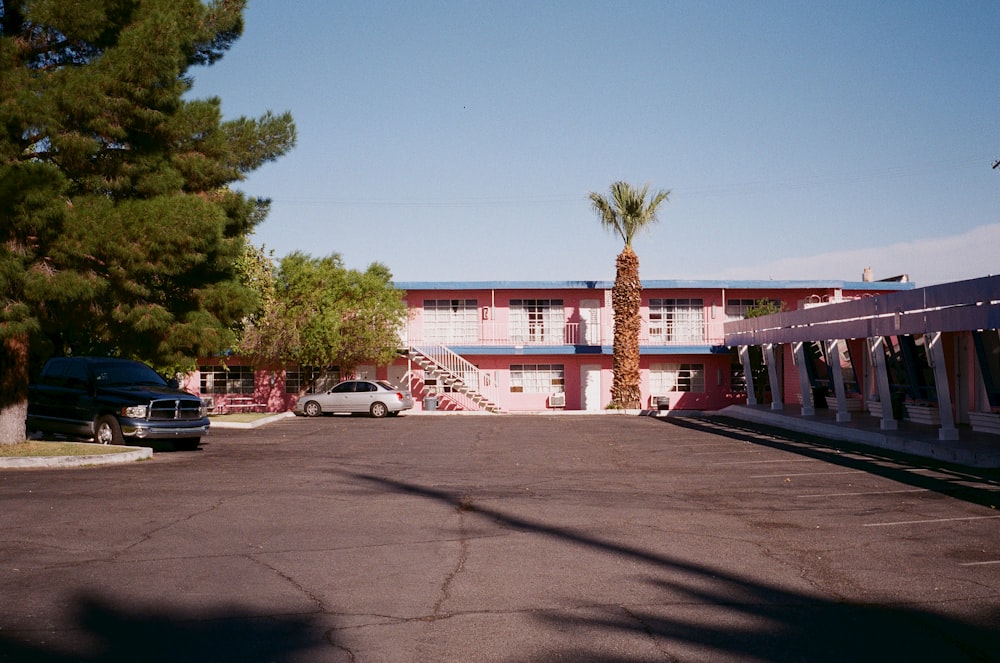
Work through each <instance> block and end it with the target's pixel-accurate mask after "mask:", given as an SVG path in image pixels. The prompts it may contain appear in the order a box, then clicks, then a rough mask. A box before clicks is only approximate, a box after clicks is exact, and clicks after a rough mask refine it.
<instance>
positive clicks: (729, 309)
mask: <svg viewBox="0 0 1000 663" xmlns="http://www.w3.org/2000/svg"><path fill="white" fill-rule="evenodd" d="M762 304H769V305H771V306H774V307H776V308H778V309H780V308H781V301H780V300H777V299H727V300H726V320H743V319H744V318H746V317H747V311H749V310H751V309H754V308H758V307H760V306H761V305H762Z"/></svg>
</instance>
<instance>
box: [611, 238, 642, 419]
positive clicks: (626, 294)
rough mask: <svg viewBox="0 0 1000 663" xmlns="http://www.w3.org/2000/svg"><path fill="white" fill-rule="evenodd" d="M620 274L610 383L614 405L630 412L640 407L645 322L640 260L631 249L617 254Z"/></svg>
mask: <svg viewBox="0 0 1000 663" xmlns="http://www.w3.org/2000/svg"><path fill="white" fill-rule="evenodd" d="M615 266H616V268H617V272H616V274H615V284H614V286H613V287H612V289H611V307H612V309H613V310H614V317H615V331H614V356H613V359H612V372H613V378H612V383H611V405H612V406H617V407H623V408H627V409H639V408H640V407H641V399H642V394H641V392H640V390H639V329H640V327H641V325H642V318H641V317H640V315H639V305H640V303H641V302H642V283H641V282H640V281H639V257H638V256H637V255H636V254H635V251H633V250H632V247H631V246H626V247H625V249H624V250H623V251H622V252H621V253H620V254H618V259H617V260H616V261H615Z"/></svg>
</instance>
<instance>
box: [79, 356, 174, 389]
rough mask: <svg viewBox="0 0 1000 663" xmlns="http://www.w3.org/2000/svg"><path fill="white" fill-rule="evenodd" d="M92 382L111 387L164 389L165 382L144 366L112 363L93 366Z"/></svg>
mask: <svg viewBox="0 0 1000 663" xmlns="http://www.w3.org/2000/svg"><path fill="white" fill-rule="evenodd" d="M94 380H96V381H97V384H99V385H102V386H105V387H111V386H115V387H117V386H121V385H146V386H148V385H153V386H157V387H165V386H166V385H167V382H166V380H164V379H163V378H162V377H160V374H159V373H157V372H156V371H154V370H153V369H152V368H150V367H149V366H146V365H145V364H140V363H138V362H136V363H134V364H132V363H117V362H115V363H112V364H97V365H96V366H94Z"/></svg>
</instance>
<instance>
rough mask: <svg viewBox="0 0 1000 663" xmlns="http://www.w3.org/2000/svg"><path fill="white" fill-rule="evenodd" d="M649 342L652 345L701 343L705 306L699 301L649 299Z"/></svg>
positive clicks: (703, 330)
mask: <svg viewBox="0 0 1000 663" xmlns="http://www.w3.org/2000/svg"><path fill="white" fill-rule="evenodd" d="M649 340H650V341H651V342H653V343H677V342H680V343H703V342H704V341H705V304H704V301H703V300H701V299H650V300H649Z"/></svg>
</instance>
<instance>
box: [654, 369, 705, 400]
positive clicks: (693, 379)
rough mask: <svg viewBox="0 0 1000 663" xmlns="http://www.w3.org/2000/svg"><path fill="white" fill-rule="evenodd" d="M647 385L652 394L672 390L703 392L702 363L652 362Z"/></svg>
mask: <svg viewBox="0 0 1000 663" xmlns="http://www.w3.org/2000/svg"><path fill="white" fill-rule="evenodd" d="M649 386H650V388H651V389H652V393H653V394H657V395H659V394H669V393H672V392H692V393H699V394H700V393H704V391H705V365H704V364H652V365H651V366H650V367H649Z"/></svg>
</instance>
